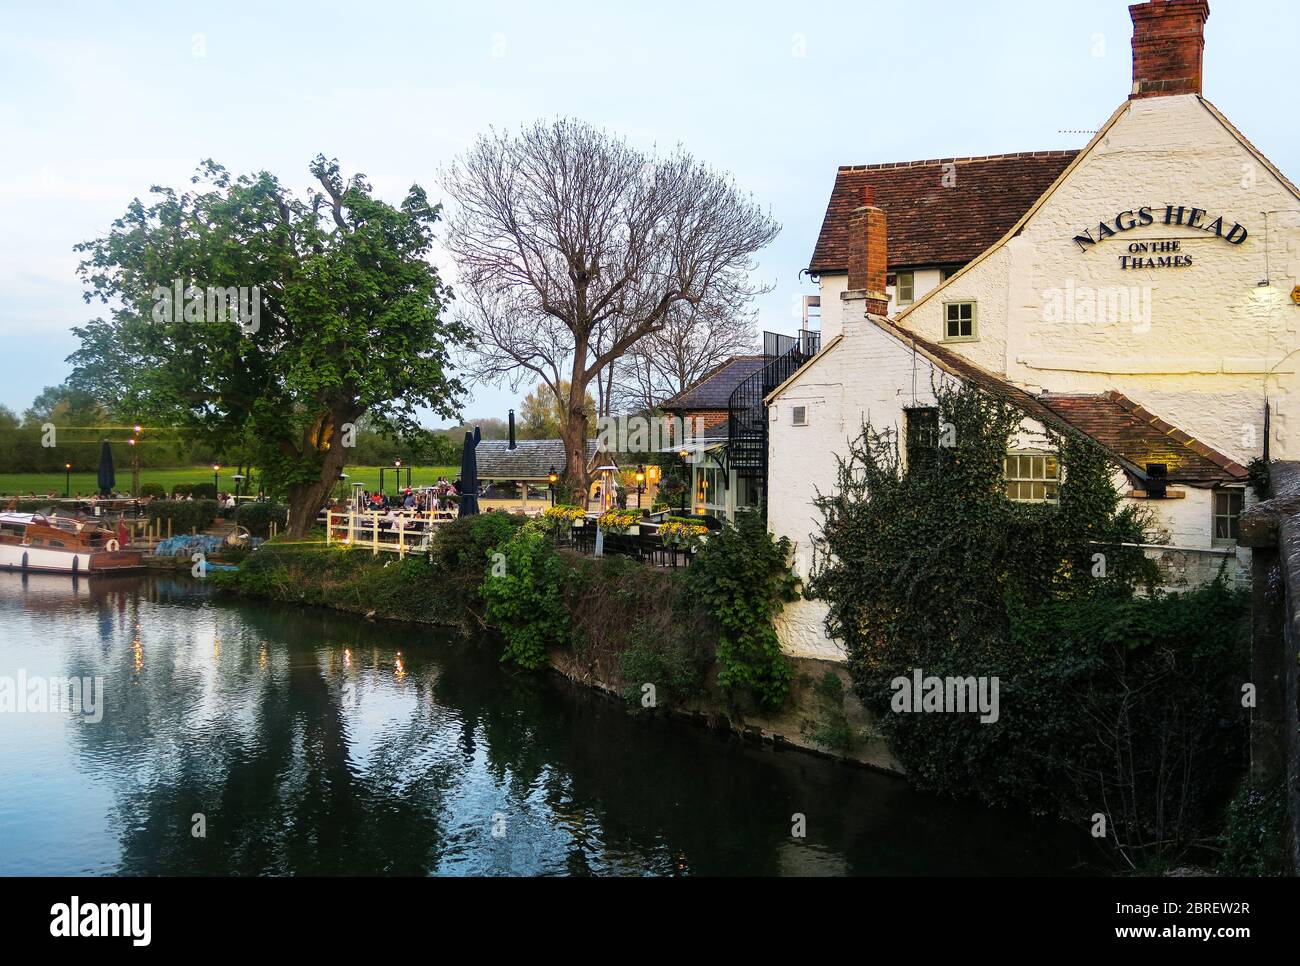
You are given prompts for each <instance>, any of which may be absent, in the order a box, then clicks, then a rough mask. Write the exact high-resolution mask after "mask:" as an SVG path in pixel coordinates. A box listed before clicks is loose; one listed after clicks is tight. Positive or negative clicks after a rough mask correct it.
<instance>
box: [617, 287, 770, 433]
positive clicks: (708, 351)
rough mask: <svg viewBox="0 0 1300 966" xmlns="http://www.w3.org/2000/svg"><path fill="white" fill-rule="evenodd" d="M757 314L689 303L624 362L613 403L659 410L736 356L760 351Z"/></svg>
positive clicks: (739, 308)
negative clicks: (758, 348)
mask: <svg viewBox="0 0 1300 966" xmlns="http://www.w3.org/2000/svg"><path fill="white" fill-rule="evenodd" d="M756 333H757V327H756V326H755V321H754V315H753V313H752V312H750V311H747V309H746V307H745V306H743V305H738V306H734V307H732V306H728V305H725V304H721V303H718V302H709V303H706V304H703V305H699V306H694V305H686V306H681V307H678V308H676V309H674V310H673V311H672V312H670V313H669V318H668V324H667V325H665V326H664V327H663V328H662V329H660V330H659V331H658V332H654V333H652V334H650V335H648V336H646V337H645V338H644V339H642V340H641V341H640V342H638V343H637V344H636V345H635V346H634V347H633V348H632V350H631V351H630V352H628V354H627V355H625V356H624V357H623V358H622V359H620V360H619V362H618V365H617V366H615V367H614V369H613V370H611V372H615V373H616V378H615V382H614V385H613V396H614V399H613V403H614V405H615V406H616V407H617V408H619V409H622V410H625V411H640V410H646V411H649V410H653V409H657V408H658V407H659V406H660V405H661V404H662V403H663V402H665V401H666V400H668V399H671V398H672V397H673V396H675V395H677V394H678V393H679V392H682V391H683V390H684V389H686V388H687V387H688V386H692V385H694V384H695V383H696V382H698V381H699V380H700V379H701V378H702V377H704V376H705V375H707V374H708V373H709V372H711V371H713V370H714V369H716V368H717V367H718V366H720V365H721V364H722V363H724V362H726V361H727V360H728V359H730V358H731V357H732V356H737V355H746V354H748V353H753V352H756V351H757V335H756Z"/></svg>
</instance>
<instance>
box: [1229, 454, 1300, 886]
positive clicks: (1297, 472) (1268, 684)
mask: <svg viewBox="0 0 1300 966" xmlns="http://www.w3.org/2000/svg"><path fill="white" fill-rule="evenodd" d="M1271 471H1272V489H1273V495H1272V497H1271V498H1270V499H1269V500H1267V501H1265V502H1263V503H1260V504H1258V505H1256V506H1254V507H1252V508H1251V509H1249V510H1248V511H1247V512H1246V513H1245V514H1244V515H1243V516H1242V520H1241V540H1242V543H1243V544H1246V545H1247V546H1249V547H1251V548H1252V569H1253V578H1254V579H1253V587H1252V605H1251V610H1252V620H1253V625H1254V627H1253V635H1252V637H1253V641H1252V654H1251V681H1252V683H1253V684H1254V685H1255V687H1256V707H1255V710H1254V711H1253V712H1252V714H1251V725H1250V771H1251V775H1252V777H1254V778H1257V779H1265V780H1266V779H1269V778H1272V777H1275V776H1277V775H1278V774H1279V773H1283V774H1285V776H1286V779H1287V782H1286V784H1287V797H1288V805H1289V810H1290V815H1291V843H1290V845H1291V861H1292V871H1293V873H1294V874H1296V875H1300V463H1296V462H1274V463H1273V464H1272V467H1271Z"/></svg>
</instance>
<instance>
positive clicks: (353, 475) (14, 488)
mask: <svg viewBox="0 0 1300 966" xmlns="http://www.w3.org/2000/svg"><path fill="white" fill-rule="evenodd" d="M230 472H231V473H233V472H235V471H234V470H233V469H232V470H231V471H230ZM344 472H345V473H347V475H348V477H349V480H348V482H349V483H364V484H365V485H366V488H367V489H370V490H374V489H378V487H379V467H378V466H349V467H347V469H345V470H344ZM459 475H460V467H459V466H412V467H411V485H412V486H420V485H422V484H426V483H428V484H432V483H436V482H438V477H439V476H445V477H446V478H447V479H449V480H454V479H455V478H456V477H457V476H459ZM140 482H141V483H142V484H143V483H161V484H162V486H163V489H165V490H166V491H167V492H168V493H170V492H171V489H172V487H173V486H175V485H177V484H178V483H211V482H212V467H210V466H182V467H171V468H168V469H142V470H140ZM384 485H385V487H386V488H387V489H388V491H389V492H390V493H391V492H392V491H393V488H394V487H393V468H392V467H391V466H389V467H385V472H384ZM402 486H406V467H402ZM130 487H131V467H130V466H126V467H121V466H119V467H117V488H118V489H119V490H122V491H126V490H128V489H130ZM233 488H234V480H232V479H231V478H230V476H229V474H228V473H227V472H226V471H225V470H224V469H223V470H222V472H221V489H222V490H223V491H225V490H231V489H233ZM96 489H97V486H96V483H95V473H94V472H93V471H87V472H85V473H77V472H74V473H73V474H72V477H71V485H70V491H71V492H72V493H73V494H76V493H77V492H80V493H81V494H82V495H83V496H84V495H87V494H89V493H92V492H94V491H95V490H96ZM28 493H35V494H36V495H37V496H45V495H47V494H50V493H54V494H56V495H58V496H62V495H63V474H62V473H0V496H14V495H15V494H17V495H20V496H26V495H27V494H28Z"/></svg>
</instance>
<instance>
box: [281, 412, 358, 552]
mask: <svg viewBox="0 0 1300 966" xmlns="http://www.w3.org/2000/svg"><path fill="white" fill-rule="evenodd" d="M341 426H342V421H340V420H335V421H334V424H333V426H332V427H331V429H330V447H329V449H327V450H326V451H325V459H324V460H323V461H322V462H321V469H320V478H319V479H316V480H313V481H312V482H310V483H298V484H295V485H293V486H291V487H289V529H288V534H289V539H290V540H303V539H305V538H306V536H307V534H308V533H309V532H310V531H311V528H312V527H313V526H315V525H316V517H317V516H318V515H319V514H320V511H321V507H323V506H324V505H325V502H326V501H327V500H328V499H329V495H330V491H331V490H333V489H334V485H335V484H336V483H338V481H339V474H340V473H342V472H343V464H344V462H345V460H346V458H347V451H346V449H345V448H344V446H343V445H342V432H341Z"/></svg>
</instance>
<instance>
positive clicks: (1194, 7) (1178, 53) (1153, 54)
mask: <svg viewBox="0 0 1300 966" xmlns="http://www.w3.org/2000/svg"><path fill="white" fill-rule="evenodd" d="M1128 12H1129V15H1130V16H1131V17H1132V18H1133V93H1132V94H1130V95H1129V98H1130V99H1134V98H1138V97H1165V96H1168V95H1171V94H1199V93H1201V56H1202V54H1203V53H1204V52H1205V21H1206V20H1208V19H1209V17H1210V4H1209V0H1149V2H1148V3H1135V4H1134V5H1133V6H1131V7H1129V8H1128Z"/></svg>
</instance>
